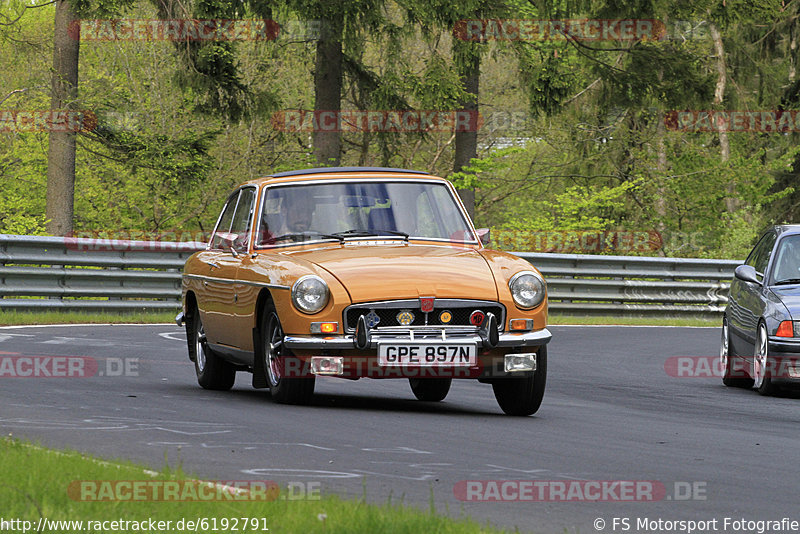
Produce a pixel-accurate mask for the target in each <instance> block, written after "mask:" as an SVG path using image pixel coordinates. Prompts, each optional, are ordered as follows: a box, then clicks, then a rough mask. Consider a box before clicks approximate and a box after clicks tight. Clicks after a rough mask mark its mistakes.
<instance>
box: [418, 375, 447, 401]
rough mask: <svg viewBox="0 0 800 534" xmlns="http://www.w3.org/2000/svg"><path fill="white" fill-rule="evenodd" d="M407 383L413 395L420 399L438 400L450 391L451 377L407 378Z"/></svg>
mask: <svg viewBox="0 0 800 534" xmlns="http://www.w3.org/2000/svg"><path fill="white" fill-rule="evenodd" d="M408 383H409V385H410V386H411V391H413V392H414V396H415V397H416V398H417V399H418V400H421V401H426V402H439V401H441V400H444V398H445V397H446V396H447V393H448V392H449V391H450V385H451V384H452V383H453V379H452V378H409V379H408Z"/></svg>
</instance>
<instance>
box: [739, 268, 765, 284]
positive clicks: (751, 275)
mask: <svg viewBox="0 0 800 534" xmlns="http://www.w3.org/2000/svg"><path fill="white" fill-rule="evenodd" d="M733 276H735V277H736V278H738V279H739V280H742V281H744V282H750V283H752V284H757V285H761V280H759V279H758V275H756V270H755V269H754V268H753V267H752V266H751V265H740V266H738V267H737V268H736V269H735V270H734V271H733Z"/></svg>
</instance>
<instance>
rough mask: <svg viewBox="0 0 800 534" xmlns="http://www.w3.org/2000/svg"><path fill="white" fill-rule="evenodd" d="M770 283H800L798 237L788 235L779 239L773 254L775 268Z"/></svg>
mask: <svg viewBox="0 0 800 534" xmlns="http://www.w3.org/2000/svg"><path fill="white" fill-rule="evenodd" d="M772 283H773V284H775V285H781V284H796V283H800V235H790V236H786V237H784V238H783V239H781V241H780V243H779V244H778V249H777V251H776V253H775V267H774V268H773V271H772Z"/></svg>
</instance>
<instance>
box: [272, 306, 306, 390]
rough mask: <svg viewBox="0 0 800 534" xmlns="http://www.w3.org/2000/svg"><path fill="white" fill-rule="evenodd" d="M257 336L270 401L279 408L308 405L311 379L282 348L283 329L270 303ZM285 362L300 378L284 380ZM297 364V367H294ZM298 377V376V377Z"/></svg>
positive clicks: (299, 363) (299, 364)
mask: <svg viewBox="0 0 800 534" xmlns="http://www.w3.org/2000/svg"><path fill="white" fill-rule="evenodd" d="M260 334H261V339H262V343H263V344H264V350H263V354H264V370H265V372H266V374H267V383H268V384H269V390H270V393H271V394H272V400H274V401H275V402H277V403H280V404H308V403H309V402H311V397H312V396H313V395H314V383H315V377H314V375H312V374H310V373H308V374H306V373H305V370H304V369H303V368H302V362H300V361H298V360H297V359H296V358H294V356H293V355H292V354H291V352H289V350H287V349H286V348H284V346H283V339H284V335H283V328H281V321H280V319H279V318H278V313H277V312H276V311H275V305H274V304H273V303H272V301H270V302H268V303H267V304H266V307H265V308H264V313H262V314H261V328H260ZM287 362H290V363H291V364H292V367H294V368H296V369H297V371H292V373H297V374H298V375H300V376H296V377H289V376H286V374H287V373H286V370H287ZM294 364H298V365H296V366H295V365H294ZM292 367H290V368H292ZM301 373H302V374H301Z"/></svg>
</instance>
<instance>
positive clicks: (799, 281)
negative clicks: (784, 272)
mask: <svg viewBox="0 0 800 534" xmlns="http://www.w3.org/2000/svg"><path fill="white" fill-rule="evenodd" d="M788 284H800V278H784V279H783V280H778V281H777V282H775V285H776V286H782V285H788Z"/></svg>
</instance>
